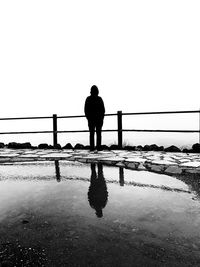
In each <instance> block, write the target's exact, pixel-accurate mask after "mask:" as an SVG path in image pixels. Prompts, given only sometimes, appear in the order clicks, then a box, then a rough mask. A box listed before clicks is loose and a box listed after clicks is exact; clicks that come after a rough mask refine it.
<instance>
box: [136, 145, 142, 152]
mask: <svg viewBox="0 0 200 267" xmlns="http://www.w3.org/2000/svg"><path fill="white" fill-rule="evenodd" d="M142 150H143V146H141V145H139V146H136V148H135V151H142Z"/></svg>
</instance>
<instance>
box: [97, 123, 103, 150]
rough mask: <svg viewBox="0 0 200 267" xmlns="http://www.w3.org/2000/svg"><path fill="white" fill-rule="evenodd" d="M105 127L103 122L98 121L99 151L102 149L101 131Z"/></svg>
mask: <svg viewBox="0 0 200 267" xmlns="http://www.w3.org/2000/svg"><path fill="white" fill-rule="evenodd" d="M102 126H103V121H98V123H97V125H96V133H97V150H100V149H101V129H102Z"/></svg>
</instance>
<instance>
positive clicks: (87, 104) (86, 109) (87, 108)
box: [84, 97, 90, 119]
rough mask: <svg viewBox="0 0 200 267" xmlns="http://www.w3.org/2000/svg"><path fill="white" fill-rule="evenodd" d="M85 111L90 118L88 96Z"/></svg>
mask: <svg viewBox="0 0 200 267" xmlns="http://www.w3.org/2000/svg"><path fill="white" fill-rule="evenodd" d="M84 112H85V116H86V118H87V119H88V117H89V113H90V112H89V99H88V97H87V98H86V100H85V106H84Z"/></svg>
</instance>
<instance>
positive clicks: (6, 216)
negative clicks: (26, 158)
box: [0, 161, 200, 266]
mask: <svg viewBox="0 0 200 267" xmlns="http://www.w3.org/2000/svg"><path fill="white" fill-rule="evenodd" d="M199 181H200V179H199V177H192V176H191V177H184V176H180V177H171V176H167V175H161V174H156V173H150V172H146V171H133V170H127V169H123V168H117V167H108V166H102V165H101V164H81V163H74V162H73V163H72V162H67V161H59V162H58V161H51V162H40V163H38V162H37V163H20V164H19V163H18V164H13V165H9V164H8V165H1V166H0V241H1V250H0V266H200V255H199V250H200V201H199V196H200V194H199ZM1 264H2V265H1ZM5 264H7V265H5ZM9 264H10V265H9Z"/></svg>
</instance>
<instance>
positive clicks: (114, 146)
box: [109, 145, 119, 150]
mask: <svg viewBox="0 0 200 267" xmlns="http://www.w3.org/2000/svg"><path fill="white" fill-rule="evenodd" d="M109 149H110V150H118V149H119V146H118V145H111V146H110V147H109Z"/></svg>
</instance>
